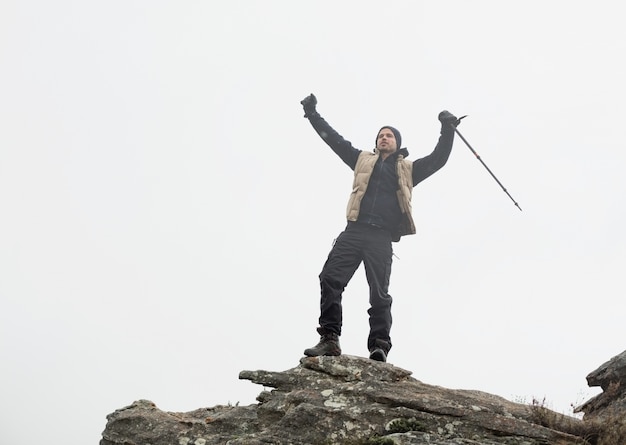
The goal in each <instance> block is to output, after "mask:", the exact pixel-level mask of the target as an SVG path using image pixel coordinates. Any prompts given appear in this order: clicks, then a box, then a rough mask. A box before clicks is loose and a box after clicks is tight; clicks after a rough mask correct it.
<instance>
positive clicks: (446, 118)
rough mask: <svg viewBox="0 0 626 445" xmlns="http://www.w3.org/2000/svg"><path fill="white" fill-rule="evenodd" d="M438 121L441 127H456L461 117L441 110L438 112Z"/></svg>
mask: <svg viewBox="0 0 626 445" xmlns="http://www.w3.org/2000/svg"><path fill="white" fill-rule="evenodd" d="M439 122H441V126H442V127H450V126H452V127H453V128H456V127H457V125H459V124H460V123H461V119H458V118H457V117H456V116H455V115H454V114H452V113H450V112H449V111H448V110H443V111H442V112H441V113H439Z"/></svg>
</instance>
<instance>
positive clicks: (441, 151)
mask: <svg viewBox="0 0 626 445" xmlns="http://www.w3.org/2000/svg"><path fill="white" fill-rule="evenodd" d="M452 142H454V129H453V128H451V127H449V126H446V127H442V129H441V135H440V136H439V141H438V142H437V145H436V146H435V149H434V150H433V152H432V153H431V154H429V155H428V156H425V157H423V158H421V159H418V160H416V161H415V162H413V187H415V186H416V185H417V184H419V183H420V182H422V181H423V180H424V179H426V178H428V177H429V176H430V175H432V174H433V173H435V172H436V171H437V170H439V169H440V168H441V167H443V166H444V165H446V162H448V158H449V157H450V152H451V151H452Z"/></svg>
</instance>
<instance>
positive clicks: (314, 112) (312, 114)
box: [304, 108, 320, 119]
mask: <svg viewBox="0 0 626 445" xmlns="http://www.w3.org/2000/svg"><path fill="white" fill-rule="evenodd" d="M319 116H320V114H319V113H318V112H317V110H316V109H315V108H314V109H312V110H304V117H306V118H307V119H311V118H313V117H319Z"/></svg>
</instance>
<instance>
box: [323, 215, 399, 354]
mask: <svg viewBox="0 0 626 445" xmlns="http://www.w3.org/2000/svg"><path fill="white" fill-rule="evenodd" d="M392 255H393V250H392V247H391V234H390V233H389V232H388V231H387V230H384V229H380V228H376V227H374V226H370V225H367V224H360V223H348V226H347V227H346V229H345V230H344V231H343V232H341V234H340V235H339V237H338V238H337V240H336V242H335V244H334V246H333V248H332V250H331V251H330V253H329V254H328V259H327V260H326V263H324V267H323V269H322V272H321V273H320V276H319V278H320V286H321V294H322V298H321V302H320V309H321V310H320V312H321V314H320V318H319V323H320V327H322V328H323V329H325V330H326V331H329V332H333V333H335V334H337V335H341V324H342V308H341V296H342V294H343V291H344V289H345V287H346V286H347V285H348V282H349V281H350V279H351V278H352V276H353V275H354V272H356V270H357V268H358V267H359V265H360V264H361V262H363V265H364V266H365V274H366V277H367V283H368V284H369V287H370V309H369V310H368V314H369V324H370V333H369V337H368V339H367V347H368V350H372V349H373V348H375V347H380V348H382V349H384V350H385V351H387V352H388V351H389V350H390V349H391V338H390V337H389V332H390V330H391V302H392V298H391V296H390V295H389V293H388V290H389V277H390V275H391V261H392V258H391V257H392Z"/></svg>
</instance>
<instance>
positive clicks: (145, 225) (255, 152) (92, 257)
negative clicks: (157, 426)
mask: <svg viewBox="0 0 626 445" xmlns="http://www.w3.org/2000/svg"><path fill="white" fill-rule="evenodd" d="M621 10H622V9H621V7H620V2H618V1H614V2H608V1H597V2H593V3H592V2H586V1H551V2H546V1H524V2H503V1H496V0H493V1H471V2H469V1H460V0H459V1H447V2H426V1H395V2H393V1H388V2H384V3H383V2H373V1H363V0H360V1H341V2H337V1H316V2H295V1H288V0H284V1H257V2H254V1H231V2H226V1H221V2H217V1H214V2H211V1H155V0H150V1H147V0H136V1H132V0H124V1H106V2H104V1H102V2H95V1H84V0H83V1H79V0H76V1H69V0H61V1H55V2H48V1H13V0H4V1H3V2H2V4H1V5H0V206H1V209H2V213H1V215H2V216H1V218H0V271H1V272H0V354H1V357H2V365H1V366H0V418H1V419H2V422H1V426H0V442H2V443H10V444H12V445H21V444H31V443H32V442H33V440H35V439H34V438H35V437H39V438H41V437H42V436H41V434H45V437H46V440H47V441H48V442H50V443H64V444H69V445H79V444H81V445H82V444H86V443H97V442H98V441H99V439H100V435H101V432H102V430H103V429H104V427H105V424H106V419H105V416H106V414H108V413H110V412H112V411H114V410H115V409H117V408H120V407H123V406H125V405H128V404H129V403H131V402H132V401H134V400H137V399H140V398H145V399H150V400H152V401H154V402H155V403H156V404H157V405H158V406H159V407H160V408H161V409H164V410H168V411H189V410H193V409H196V408H199V407H211V406H215V405H218V404H227V403H229V402H230V403H233V404H234V403H237V402H239V403H240V404H243V405H247V404H250V403H254V402H255V397H256V395H257V394H258V393H259V392H261V391H262V388H261V387H259V386H256V385H253V384H251V383H250V382H247V381H240V380H238V373H239V371H241V370H244V369H266V370H272V371H282V370H286V369H289V368H292V367H294V366H296V365H297V364H298V360H299V359H300V357H301V356H302V351H303V349H304V348H306V347H309V346H312V345H313V344H315V343H316V342H317V340H318V337H317V334H316V332H315V327H316V326H317V317H318V315H319V314H318V304H319V301H318V300H319V287H318V280H317V275H318V273H319V271H320V270H321V267H322V264H323V262H324V260H325V259H326V255H327V253H328V251H329V249H330V246H331V243H332V240H333V238H335V237H336V236H337V235H338V234H339V232H340V231H341V230H342V229H343V227H344V224H345V220H344V211H345V205H346V202H347V198H348V195H349V192H350V184H351V181H352V174H351V171H350V170H349V168H348V167H346V166H345V165H344V164H343V163H342V162H341V160H340V159H339V158H338V157H337V156H336V155H334V154H333V153H332V152H331V150H330V149H329V148H328V147H327V146H326V145H325V144H324V143H323V142H322V141H321V140H320V139H319V138H318V136H317V135H316V134H315V132H314V131H313V129H312V128H311V127H310V125H309V124H308V122H307V121H306V120H305V119H303V117H302V110H301V106H300V104H299V102H300V100H301V99H302V98H303V97H304V96H306V95H307V94H309V93H311V92H313V93H315V94H316V95H317V97H318V100H319V104H318V110H319V111H320V112H321V113H322V115H323V116H324V117H326V119H327V120H328V121H329V122H330V123H331V125H333V126H334V127H335V128H336V129H337V130H338V131H339V132H340V133H341V134H342V135H344V137H346V138H347V139H349V140H351V141H352V142H353V144H354V145H355V146H357V147H359V148H362V149H371V148H372V147H373V143H374V138H375V134H376V131H377V130H378V128H379V127H380V126H381V125H394V126H396V127H397V128H398V129H400V131H401V132H402V136H403V142H404V144H403V145H405V146H406V147H408V149H409V151H410V153H411V158H412V159H416V158H418V157H421V156H424V155H426V154H428V153H429V152H430V151H431V150H432V148H433V147H434V145H435V142H436V140H437V137H438V134H439V123H438V121H437V114H438V113H439V112H440V111H441V110H443V109H448V110H450V111H451V112H453V113H455V114H457V115H459V116H460V115H463V114H468V115H469V117H468V118H467V119H465V120H464V121H463V124H462V125H461V126H460V127H459V130H460V131H461V132H462V133H463V135H464V136H465V137H466V138H467V139H468V141H469V142H470V143H471V144H472V146H473V147H474V148H475V149H476V150H477V151H478V152H479V154H481V156H482V158H483V160H484V161H485V162H486V164H487V165H488V166H489V167H490V168H491V169H492V171H493V172H494V173H495V174H496V176H498V178H499V179H500V180H501V182H502V183H503V184H504V185H505V187H507V188H508V190H509V192H510V193H511V194H512V195H513V197H514V198H515V199H516V200H517V201H518V202H519V204H520V206H521V207H522V209H523V212H520V211H519V210H518V209H517V208H516V207H515V206H514V205H513V203H512V201H510V200H509V198H508V197H507V196H506V194H505V193H504V192H503V191H502V190H501V189H500V188H499V186H498V185H497V183H496V182H495V181H494V180H493V179H492V178H491V177H490V176H489V174H488V173H487V171H486V170H485V169H484V168H483V167H482V165H480V163H479V162H478V161H477V160H476V159H475V158H474V156H473V155H472V154H471V152H470V151H469V150H468V149H467V147H466V146H465V145H464V144H463V142H462V141H461V140H460V139H458V138H457V139H456V141H455V144H454V149H453V152H452V155H451V158H450V160H449V162H448V164H447V165H446V166H445V167H444V168H443V170H441V171H440V172H438V173H437V174H436V175H435V176H433V177H431V178H430V179H428V180H427V181H426V182H424V183H422V184H420V185H419V186H418V187H417V188H416V189H415V190H414V216H415V219H416V221H417V224H418V232H419V233H418V235H416V236H413V237H407V238H405V239H403V240H402V241H401V242H400V243H399V244H395V245H394V248H395V253H396V255H397V256H398V257H399V258H400V259H399V260H398V259H396V260H395V262H394V270H393V274H392V281H391V288H390V293H391V295H392V296H393V297H394V307H393V314H394V327H393V330H392V338H393V342H394V349H393V350H392V351H391V354H390V356H389V361H390V362H391V363H393V364H395V365H397V366H400V367H403V368H406V369H409V370H411V371H413V373H414V374H413V375H414V377H415V378H417V379H419V380H421V381H423V382H425V383H429V384H435V385H440V386H445V387H449V388H463V389H478V390H483V391H487V392H490V393H494V394H498V395H501V396H503V397H506V398H508V399H510V400H514V401H526V402H529V403H530V402H531V401H532V398H533V397H535V398H538V399H543V398H544V397H545V400H546V403H547V405H548V406H549V407H552V408H553V409H555V410H556V411H559V412H565V413H569V412H571V410H570V404H572V403H574V404H578V403H580V402H582V401H584V400H586V399H588V398H589V397H591V396H592V395H594V394H596V393H597V391H596V390H595V389H589V388H587V384H586V381H585V376H586V375H587V374H588V373H589V372H590V371H592V370H594V369H596V367H597V366H599V365H600V364H602V363H603V362H604V361H606V360H608V359H609V358H611V357H612V356H614V355H616V354H618V353H620V352H622V351H623V350H624V346H625V345H624V343H623V338H624V335H623V317H624V315H623V312H624V311H623V309H624V307H623V303H620V302H621V301H622V300H620V298H623V296H624V290H625V287H626V285H625V284H624V280H623V276H622V274H623V267H624V263H625V261H626V249H625V247H626V242H625V237H624V236H623V228H624V227H625V225H626V210H625V209H624V206H623V202H622V201H621V199H623V198H624V196H625V194H626V181H625V180H624V168H625V167H626V147H625V144H624V134H623V129H622V127H623V123H624V121H625V120H626V113H625V111H624V102H625V101H626V87H624V84H623V79H625V78H626V72H625V71H626V68H625V66H624V63H623V56H624V54H626V38H625V37H626V35H625V34H626V32H625V31H624V29H625V26H624V15H623V13H621ZM344 303H345V304H344V312H345V320H344V334H343V336H342V347H343V350H344V353H346V354H351V355H361V356H365V355H366V354H367V350H366V338H367V330H368V327H367V314H366V310H367V286H366V282H365V276H364V273H363V270H362V269H361V270H359V271H358V272H357V274H356V275H355V278H354V279H353V281H352V282H351V284H350V286H349V287H348V289H347V290H346V292H345V294H344Z"/></svg>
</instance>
